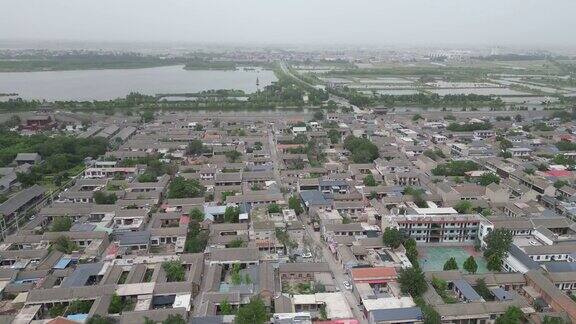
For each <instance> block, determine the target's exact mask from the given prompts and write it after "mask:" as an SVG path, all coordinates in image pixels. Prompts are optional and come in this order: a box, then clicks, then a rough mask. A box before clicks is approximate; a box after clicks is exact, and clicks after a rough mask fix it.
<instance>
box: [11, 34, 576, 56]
mask: <svg viewBox="0 0 576 324" xmlns="http://www.w3.org/2000/svg"><path fill="white" fill-rule="evenodd" d="M10 45H21V46H26V48H22V49H31V50H42V49H47V50H50V48H47V47H45V46H48V45H50V46H53V47H58V46H59V47H64V48H65V47H66V46H70V47H74V48H82V46H83V45H89V46H95V45H107V46H110V47H113V46H139V47H142V46H154V47H158V48H166V49H168V47H173V46H187V47H189V48H190V49H195V47H196V49H197V48H198V47H221V48H232V47H240V48H243V49H264V48H266V47H270V48H279V49H286V48H291V47H308V48H310V50H312V51H314V50H319V49H327V50H345V51H349V50H358V51H362V50H397V49H398V50H407V49H417V50H418V49H419V50H431V49H446V50H467V49H470V50H487V49H494V48H498V49H503V50H516V51H518V50H524V51H553V50H573V51H575V53H574V54H576V44H574V45H568V44H562V45H560V44H488V43H486V44H480V43H442V42H437V43H428V44H425V43H419V44H408V43H380V44H376V43H353V42H348V43H347V42H333V43H328V42H326V43H320V44H319V43H305V42H301V43H289V42H223V41H220V42H206V41H160V40H151V41H136V40H79V39H24V38H22V39H1V38H0V49H11V48H10V47H9V46H10ZM37 45H40V46H37ZM342 47H344V48H342ZM348 47H350V48H348ZM352 47H354V48H352ZM84 49H87V48H85V47H84Z"/></svg>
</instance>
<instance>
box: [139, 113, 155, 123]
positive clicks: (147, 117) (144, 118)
mask: <svg viewBox="0 0 576 324" xmlns="http://www.w3.org/2000/svg"><path fill="white" fill-rule="evenodd" d="M140 117H141V118H142V122H143V123H149V122H151V121H153V120H154V113H153V112H152V111H150V110H146V111H145V112H143V113H142V115H140Z"/></svg>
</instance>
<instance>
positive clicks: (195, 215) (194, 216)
mask: <svg viewBox="0 0 576 324" xmlns="http://www.w3.org/2000/svg"><path fill="white" fill-rule="evenodd" d="M190 219H191V220H194V221H196V222H201V221H203V220H204V213H203V212H202V211H200V209H198V208H192V210H190Z"/></svg>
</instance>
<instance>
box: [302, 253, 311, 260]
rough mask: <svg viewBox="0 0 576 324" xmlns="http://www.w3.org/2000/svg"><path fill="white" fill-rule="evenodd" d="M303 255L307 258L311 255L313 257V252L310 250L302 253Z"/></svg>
mask: <svg viewBox="0 0 576 324" xmlns="http://www.w3.org/2000/svg"><path fill="white" fill-rule="evenodd" d="M302 257H303V258H305V259H308V258H311V257H312V253H310V252H305V253H302Z"/></svg>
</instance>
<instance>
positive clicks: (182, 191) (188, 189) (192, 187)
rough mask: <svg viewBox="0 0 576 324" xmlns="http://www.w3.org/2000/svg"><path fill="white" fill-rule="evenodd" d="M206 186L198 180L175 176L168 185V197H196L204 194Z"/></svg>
mask: <svg viewBox="0 0 576 324" xmlns="http://www.w3.org/2000/svg"><path fill="white" fill-rule="evenodd" d="M205 191H206V188H204V186H203V185H202V184H200V182H198V180H195V179H192V180H186V179H184V178H183V177H176V178H174V180H172V182H170V185H169V186H168V198H197V197H201V196H203V195H204V192H205Z"/></svg>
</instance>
